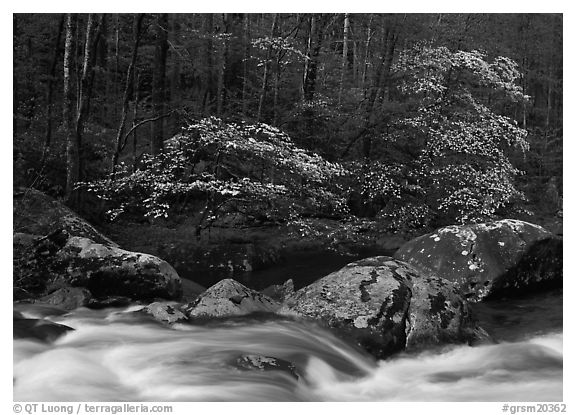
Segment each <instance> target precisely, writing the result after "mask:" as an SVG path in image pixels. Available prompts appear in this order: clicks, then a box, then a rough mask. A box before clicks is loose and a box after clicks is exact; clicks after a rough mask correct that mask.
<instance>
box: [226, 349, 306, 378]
mask: <svg viewBox="0 0 576 415" xmlns="http://www.w3.org/2000/svg"><path fill="white" fill-rule="evenodd" d="M232 365H233V366H235V367H236V368H238V369H240V370H255V371H260V372H272V371H276V372H284V373H286V374H288V375H290V376H292V377H293V378H295V379H296V380H298V379H299V376H298V373H297V371H296V366H295V365H294V363H291V362H289V361H287V360H284V359H278V358H276V357H270V356H262V355H257V354H245V355H241V356H239V357H238V358H236V360H235V361H234V362H232Z"/></svg>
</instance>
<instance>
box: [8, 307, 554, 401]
mask: <svg viewBox="0 0 576 415" xmlns="http://www.w3.org/2000/svg"><path fill="white" fill-rule="evenodd" d="M138 308H140V307H139V306H136V307H130V308H126V309H123V310H118V309H115V310H87V309H77V310H75V311H73V312H71V313H68V314H63V315H62V314H60V315H58V314H57V313H55V314H52V313H51V310H50V309H46V308H41V307H34V306H22V307H21V308H20V309H19V311H20V312H22V313H23V314H24V316H25V317H28V318H38V317H42V318H47V319H50V320H51V321H54V322H57V323H60V324H65V325H67V326H70V327H72V328H74V329H75V330H74V331H70V332H68V333H67V334H65V335H64V336H62V337H61V338H59V339H58V340H56V341H55V342H53V343H51V344H46V343H40V342H37V341H32V340H28V339H19V340H14V400H15V401H508V402H512V401H562V398H563V397H562V366H563V351H562V341H563V335H562V333H561V332H549V333H545V334H538V335H532V336H531V337H528V338H523V339H520V340H517V341H514V342H505V343H500V344H494V345H483V346H476V347H469V346H450V347H445V348H439V349H434V350H430V351H427V352H424V353H419V354H400V355H397V356H395V357H393V358H390V359H388V360H385V361H376V360H375V359H373V358H372V357H371V356H368V355H367V354H365V353H363V352H362V351H360V350H359V349H357V348H356V347H354V346H352V345H350V344H347V343H345V342H344V341H342V340H340V339H339V338H337V337H336V336H335V335H334V334H333V333H332V332H329V331H327V330H325V329H323V328H321V327H319V326H318V325H315V324H312V323H310V322H302V321H292V320H282V319H262V318H242V319H231V320H228V321H222V322H212V323H209V324H203V325H188V324H181V325H176V326H173V327H167V326H164V325H162V324H159V323H157V322H154V321H152V319H151V318H149V317H148V316H145V315H143V314H142V313H138V312H135V311H137V310H138ZM242 354H258V355H263V356H271V357H275V358H279V359H284V360H287V361H290V362H293V363H294V365H295V366H296V370H297V373H298V375H299V379H296V378H295V377H294V376H291V375H290V374H289V373H286V372H282V371H258V370H250V371H246V370H239V369H238V368H237V367H235V366H234V365H233V364H231V362H233V361H234V359H235V358H237V357H238V356H240V355H242Z"/></svg>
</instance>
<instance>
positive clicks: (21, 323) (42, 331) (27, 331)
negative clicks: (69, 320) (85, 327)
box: [13, 314, 74, 342]
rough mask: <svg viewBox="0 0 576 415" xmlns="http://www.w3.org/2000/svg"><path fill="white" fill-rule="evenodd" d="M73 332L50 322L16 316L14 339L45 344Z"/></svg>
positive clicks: (68, 328) (61, 325)
mask: <svg viewBox="0 0 576 415" xmlns="http://www.w3.org/2000/svg"><path fill="white" fill-rule="evenodd" d="M71 330H74V329H73V328H71V327H68V326H65V325H63V324H58V323H53V322H51V321H49V320H44V319H36V318H21V316H16V314H15V315H14V320H13V337H14V339H34V340H40V341H43V342H52V341H54V340H56V339H57V338H58V337H60V336H62V335H64V334H66V333H68V332H69V331H71Z"/></svg>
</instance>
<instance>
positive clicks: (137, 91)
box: [132, 68, 140, 173]
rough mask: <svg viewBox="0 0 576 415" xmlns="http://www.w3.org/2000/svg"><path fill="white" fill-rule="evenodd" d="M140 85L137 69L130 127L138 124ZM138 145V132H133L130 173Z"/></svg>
mask: <svg viewBox="0 0 576 415" xmlns="http://www.w3.org/2000/svg"><path fill="white" fill-rule="evenodd" d="M139 84H140V74H138V72H137V69H136V68H134V86H133V90H134V112H133V114H132V127H134V126H135V125H136V123H137V122H138V100H139V95H140V88H139V87H138V85H139ZM137 143H138V132H137V131H136V130H134V132H133V133H132V172H133V173H134V172H135V171H136V159H137V155H136V146H137Z"/></svg>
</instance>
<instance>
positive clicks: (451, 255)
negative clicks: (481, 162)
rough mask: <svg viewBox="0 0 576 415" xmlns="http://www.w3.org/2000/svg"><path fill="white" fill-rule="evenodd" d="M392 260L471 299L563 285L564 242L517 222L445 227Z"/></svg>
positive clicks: (536, 227)
mask: <svg viewBox="0 0 576 415" xmlns="http://www.w3.org/2000/svg"><path fill="white" fill-rule="evenodd" d="M394 257H395V258H397V259H400V260H403V261H406V262H408V263H410V264H411V265H413V266H414V267H416V268H418V269H420V270H422V271H424V272H427V273H431V274H433V275H437V276H440V277H442V278H445V279H447V280H450V281H452V282H454V283H455V284H456V285H457V286H458V288H459V289H460V290H461V292H462V293H463V294H464V295H465V297H466V298H468V299H470V300H474V301H477V300H481V299H483V298H486V297H497V296H504V295H508V296H510V295H514V294H519V293H522V292H524V291H527V290H530V289H539V288H541V287H543V286H546V285H549V286H554V285H561V284H562V239H560V238H558V237H556V236H554V235H552V234H551V233H550V232H548V231H546V230H545V229H544V228H542V227H540V226H538V225H533V224H530V223H527V222H522V221H519V220H511V219H506V220H500V221H495V222H488V223H480V224H474V225H464V226H447V227H445V228H441V229H438V230H437V231H435V232H433V233H431V234H427V235H423V236H420V237H418V238H416V239H413V240H411V241H409V242H408V243H406V244H405V245H403V246H402V247H401V248H400V249H399V250H398V251H397V252H396V254H395V255H394Z"/></svg>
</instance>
